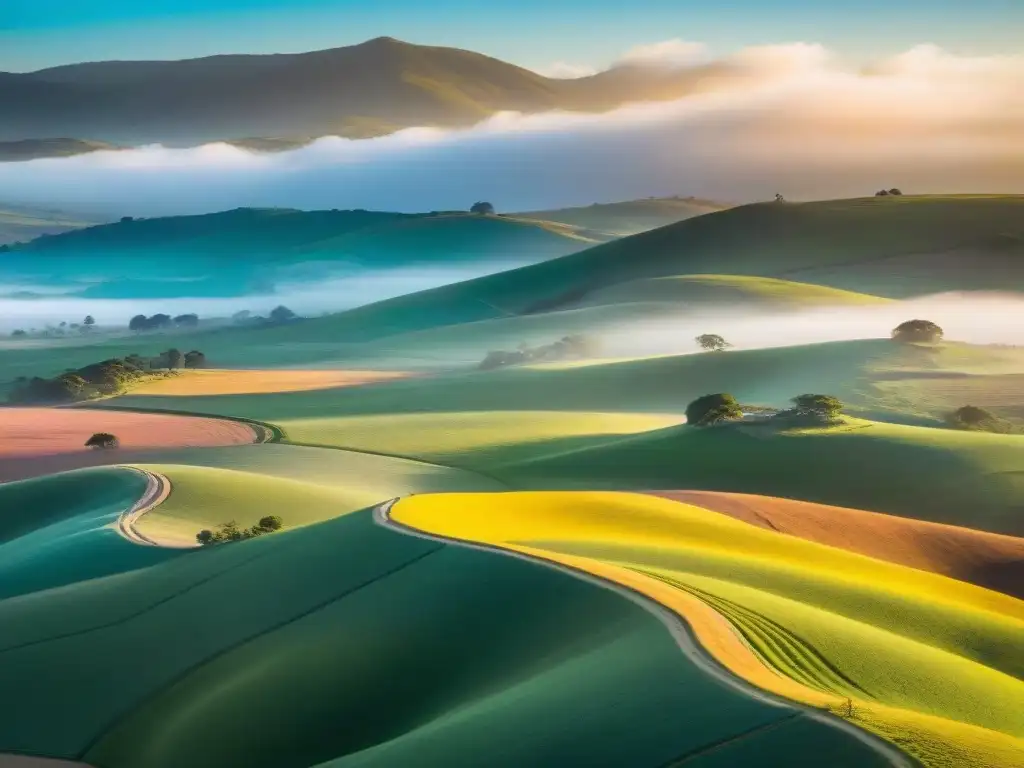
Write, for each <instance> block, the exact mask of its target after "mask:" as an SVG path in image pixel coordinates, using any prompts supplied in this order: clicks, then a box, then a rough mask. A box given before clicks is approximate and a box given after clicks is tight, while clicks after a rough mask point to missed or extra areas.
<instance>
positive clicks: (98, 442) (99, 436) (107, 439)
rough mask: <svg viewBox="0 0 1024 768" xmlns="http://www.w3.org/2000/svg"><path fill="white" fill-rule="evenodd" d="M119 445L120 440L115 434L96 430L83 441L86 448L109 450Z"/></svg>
mask: <svg viewBox="0 0 1024 768" xmlns="http://www.w3.org/2000/svg"><path fill="white" fill-rule="evenodd" d="M119 445H121V441H120V440H118V439H117V436H116V435H112V434H110V433H109V432H97V433H96V434H95V435H93V436H92V437H90V438H89V439H88V440H86V441H85V447H86V448H93V449H96V450H110V449H112V448H117V447H118V446H119Z"/></svg>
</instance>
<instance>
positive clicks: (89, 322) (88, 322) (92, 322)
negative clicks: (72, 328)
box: [82, 315, 96, 328]
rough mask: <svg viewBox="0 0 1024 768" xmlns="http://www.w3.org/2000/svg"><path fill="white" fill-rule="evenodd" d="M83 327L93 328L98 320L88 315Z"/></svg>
mask: <svg viewBox="0 0 1024 768" xmlns="http://www.w3.org/2000/svg"><path fill="white" fill-rule="evenodd" d="M82 325H84V326H85V327H86V328H92V326H94V325H96V318H94V317H93V316H92V315H86V316H85V320H83V321H82Z"/></svg>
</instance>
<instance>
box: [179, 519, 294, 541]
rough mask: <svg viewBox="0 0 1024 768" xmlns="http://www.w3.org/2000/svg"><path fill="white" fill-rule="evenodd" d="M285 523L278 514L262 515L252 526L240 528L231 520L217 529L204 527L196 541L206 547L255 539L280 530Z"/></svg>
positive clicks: (197, 535)
mask: <svg viewBox="0 0 1024 768" xmlns="http://www.w3.org/2000/svg"><path fill="white" fill-rule="evenodd" d="M283 525H284V522H283V521H282V520H281V518H280V517H278V516H277V515H267V516H266V517H261V518H260V520H259V522H258V523H256V525H254V526H252V527H251V528H239V527H238V523H236V522H235V521H234V520H230V521H228V522H226V523H221V524H220V525H219V526H218V527H217V530H216V531H211V530H210V529H208V528H204V529H203V530H201V531H200V532H199V533H197V534H196V541H197V542H199V544H200V545H202V546H204V547H209V546H212V545H214V544H226V543H227V542H230V541H245V540H246V539H254V538H256V537H257V536H262V535H264V534H266V533H274V532H275V531H279V530H281V528H282V527H283Z"/></svg>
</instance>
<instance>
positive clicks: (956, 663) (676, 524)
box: [394, 493, 1024, 767]
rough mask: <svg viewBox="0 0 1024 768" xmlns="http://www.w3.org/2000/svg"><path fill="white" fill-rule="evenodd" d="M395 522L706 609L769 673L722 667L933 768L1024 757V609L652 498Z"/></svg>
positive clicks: (445, 509)
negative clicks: (785, 683)
mask: <svg viewBox="0 0 1024 768" xmlns="http://www.w3.org/2000/svg"><path fill="white" fill-rule="evenodd" d="M394 516H395V518H396V519H397V520H398V521H399V522H401V523H404V524H406V525H410V526H412V527H414V528H415V529H419V530H426V531H429V532H433V533H437V534H441V535H443V536H449V537H454V538H456V539H459V540H469V541H477V542H484V543H488V544H494V545H498V546H500V547H502V548H505V549H511V550H513V551H520V552H526V553H529V554H533V555H538V556H541V557H549V558H554V559H556V560H558V561H559V562H566V563H569V564H572V565H574V566H576V567H579V568H583V569H584V570H589V571H591V572H593V573H598V574H601V575H604V576H605V577H609V578H616V576H618V578H620V579H623V583H628V584H629V585H630V586H631V587H633V588H640V589H642V590H644V593H645V594H648V595H660V596H662V597H663V599H664V596H665V595H667V596H668V598H669V599H668V601H666V604H668V605H671V606H674V607H678V606H682V605H685V604H686V599H685V598H686V596H687V595H688V596H691V597H696V598H697V599H698V600H700V601H701V602H704V603H706V604H708V605H709V606H710V607H712V608H713V609H714V610H715V611H716V612H717V613H718V614H719V615H721V616H724V617H726V619H727V620H728V621H729V623H730V624H731V625H732V627H734V628H735V629H736V630H737V631H738V632H739V633H740V634H741V635H742V636H743V638H744V640H745V641H746V642H747V643H748V644H749V647H750V648H752V650H753V652H754V653H755V654H756V656H757V657H758V658H759V659H760V662H761V664H760V665H759V666H758V667H753V668H751V667H745V666H743V664H742V662H740V661H739V660H738V659H737V658H736V657H727V658H726V659H725V663H726V664H727V665H729V664H733V665H735V666H733V667H731V668H733V669H734V670H737V671H738V670H739V669H746V670H747V673H748V674H751V676H752V678H753V680H754V681H755V682H756V683H757V684H759V685H761V686H762V687H765V688H767V689H768V690H779V684H778V683H777V682H776V681H775V680H773V679H772V677H773V674H772V670H776V671H777V672H778V673H780V674H782V675H784V676H785V677H787V678H790V679H791V680H793V681H794V682H795V683H797V685H798V686H799V688H793V687H790V688H789V689H788V690H789V693H790V695H791V696H795V697H796V698H798V699H800V700H803V701H806V702H807V703H813V704H816V705H818V706H830V708H832V710H833V711H837V710H838V711H841V704H842V703H843V702H844V701H845V700H846V699H847V698H850V699H852V701H853V705H852V709H851V710H849V711H848V714H846V715H843V716H844V717H847V718H848V719H850V720H852V721H853V722H855V723H857V724H858V725H860V726H861V727H866V728H868V729H869V730H874V731H878V732H882V733H884V734H885V735H886V736H888V737H889V738H893V739H894V740H896V741H897V743H899V744H900V745H901V747H902V748H904V749H905V750H907V751H908V752H909V753H910V754H912V755H916V756H918V757H921V758H926V759H927V761H928V764H929V765H932V766H938V765H943V766H954V765H963V766H967V765H970V766H979V767H980V766H1000V765H1006V764H1007V763H1004V762H1002V760H1004V759H1006V758H1011V759H1012V756H1013V755H1021V754H1022V752H1024V723H1022V722H1021V720H1020V717H1019V715H1020V711H1021V707H1022V706H1024V682H1022V680H1021V679H1020V675H1021V673H1022V672H1024V659H1022V658H1021V657H1020V654H1019V653H1017V650H1018V649H1019V648H1020V646H1021V643H1022V642H1024V603H1022V602H1021V601H1019V600H1016V599H1014V598H1011V597H1008V596H1005V595H1000V594H997V593H994V592H990V591H988V590H985V589H981V588H979V587H975V586H973V585H969V584H963V583H960V582H956V581H954V580H952V579H947V578H945V577H942V576H937V575H934V574H928V573H925V572H922V571H918V570H916V569H912V568H906V567H903V566H898V565H894V564H889V563H884V562H882V561H879V560H874V559H872V558H869V557H864V556H861V555H856V554H852V553H847V552H844V551H842V550H839V549H836V548H832V547H826V546H822V545H819V544H815V543H811V542H807V541H802V540H800V539H798V538H796V537H791V536H780V535H778V534H777V533H775V532H773V531H766V530H762V529H759V528H756V527H754V526H750V525H746V524H744V523H740V522H737V521H734V520H731V519H728V518H726V517H724V516H722V515H719V514H716V513H714V512H709V511H706V510H702V509H698V508H696V507H691V506H689V505H685V504H679V503H677V502H673V501H668V500H664V499H656V498H652V497H650V496H644V495H634V494H600V493H576V494H566V493H562V494H559V493H521V494H503V495H501V496H498V497H496V496H493V495H481V494H456V495H442V496H422V497H416V498H413V499H408V500H403V501H400V502H399V503H398V504H397V505H396V507H395V511H394ZM624 571H625V572H626V573H623V572H624ZM630 572H632V574H637V573H638V574H640V575H641V579H640V580H637V579H636V578H635V576H632V575H631V573H630ZM643 577H651V578H653V579H654V583H653V584H652V583H650V582H649V581H646V580H645V579H644V578H643ZM627 578H628V579H629V580H628V581H626V579H627ZM663 584H667V585H668V586H669V587H670V588H671V589H670V590H669V591H668V592H666V591H665V590H664V588H663V587H662V585H663ZM671 590H681V591H683V592H685V593H686V595H678V594H675V595H673V593H672V591H671ZM684 615H688V614H686V613H684ZM688 618H689V616H688ZM698 622H699V619H697V618H696V617H694V618H691V623H692V624H695V626H696V630H697V632H698V634H700V635H702V637H705V638H708V639H709V640H713V639H716V638H714V636H715V635H716V634H717V635H718V636H719V638H717V641H719V642H728V635H726V638H725V640H724V641H722V640H721V635H722V634H723V630H724V632H725V633H728V632H729V629H728V627H725V628H723V627H722V626H721V625H718V626H705V625H702V624H700V623H698ZM718 647H724V646H722V645H719V646H718ZM801 690H802V691H803V693H801ZM837 704H838V705H840V706H839V707H836V706H835V705H837ZM958 758H959V760H958ZM964 758H966V759H964ZM824 764H828V763H824ZM1009 764H1012V763H1009Z"/></svg>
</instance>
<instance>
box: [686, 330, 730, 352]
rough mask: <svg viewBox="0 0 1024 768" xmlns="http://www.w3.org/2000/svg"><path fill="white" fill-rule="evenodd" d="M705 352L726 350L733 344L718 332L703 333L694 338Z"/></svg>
mask: <svg viewBox="0 0 1024 768" xmlns="http://www.w3.org/2000/svg"><path fill="white" fill-rule="evenodd" d="M694 341H696V342H697V344H699V345H700V348H701V349H703V350H704V351H705V352H724V351H725V350H726V349H728V348H729V347H731V346H732V344H730V343H729V342H728V341H726V340H725V339H723V338H722V337H721V336H719V335H718V334H717V333H702V334H701V335H700V336H698V337H697V338H695V339H694Z"/></svg>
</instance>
